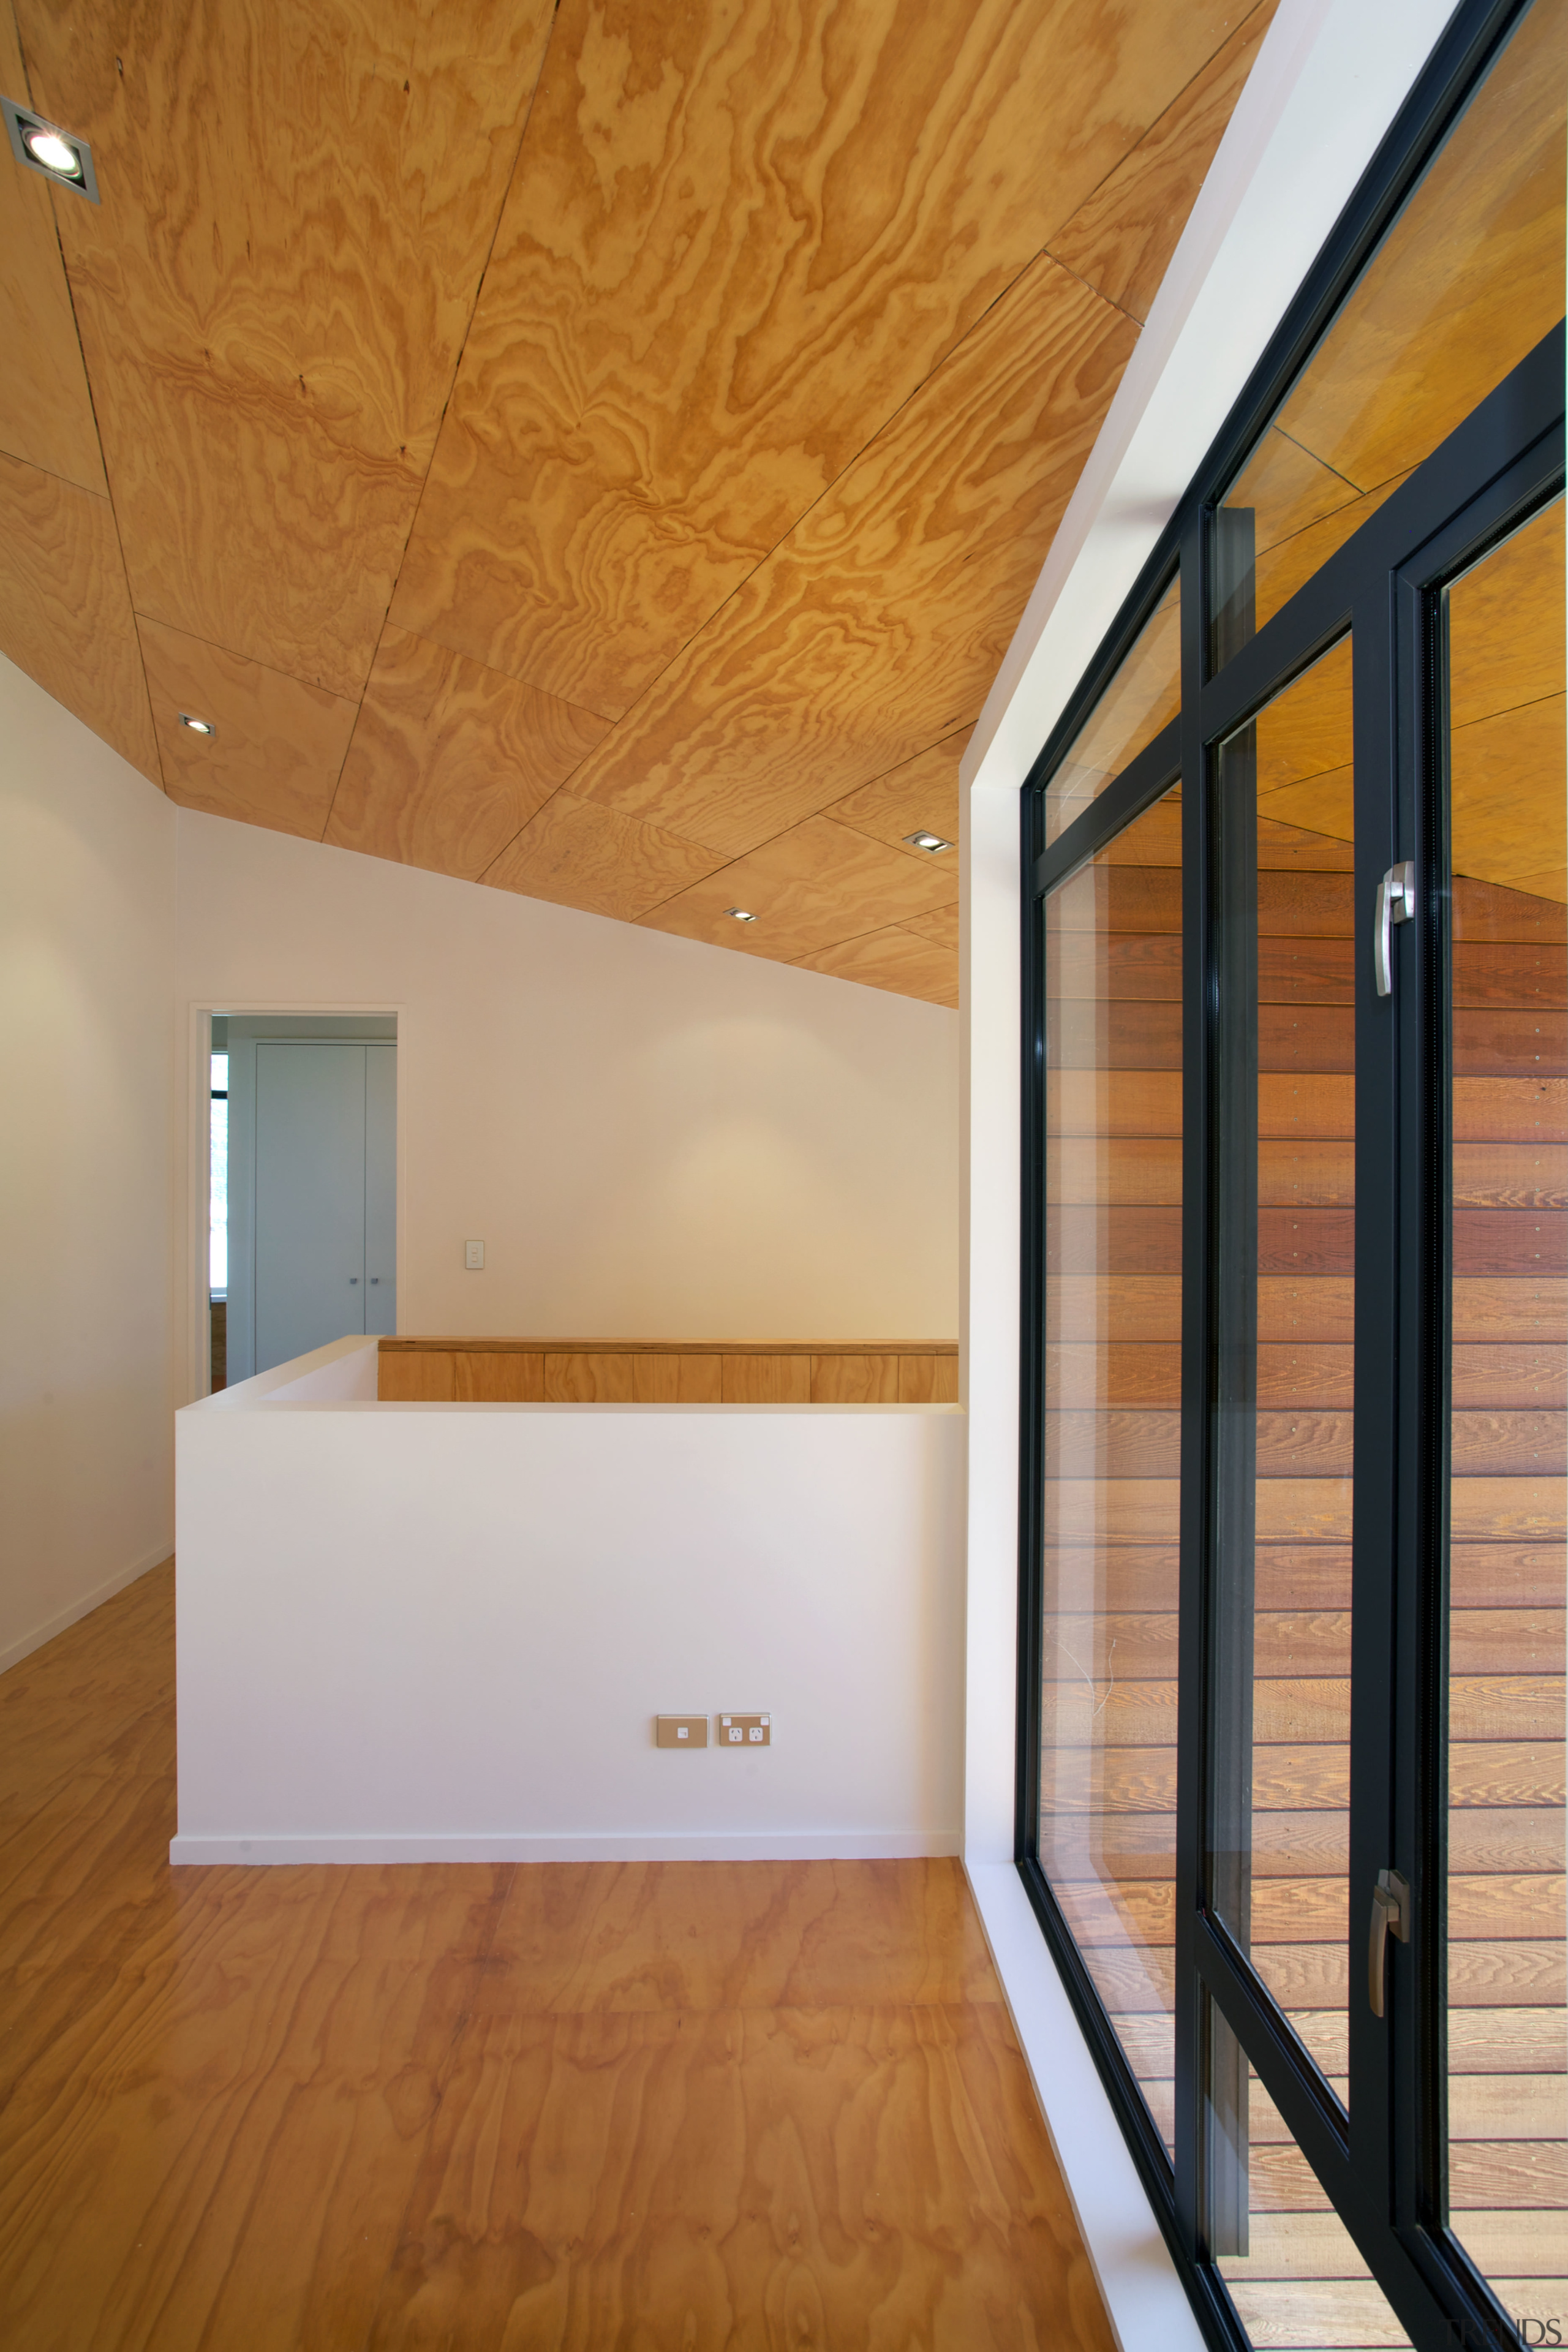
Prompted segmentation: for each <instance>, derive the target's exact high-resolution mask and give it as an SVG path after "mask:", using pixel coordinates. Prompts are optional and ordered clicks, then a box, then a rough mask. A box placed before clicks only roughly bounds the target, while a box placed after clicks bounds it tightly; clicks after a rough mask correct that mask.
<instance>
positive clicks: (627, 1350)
mask: <svg viewBox="0 0 1568 2352" xmlns="http://www.w3.org/2000/svg"><path fill="white" fill-rule="evenodd" d="M376 1393H377V1395H378V1396H379V1397H380V1398H381V1399H382V1401H383V1402H385V1403H396V1404H956V1403H957V1402H958V1342H957V1341H956V1340H955V1339H919V1340H911V1339H889V1340H883V1339H854V1340H849V1339H846V1340H832V1341H823V1340H806V1339H756V1340H741V1339H723V1340H718V1339H383V1341H382V1343H381V1357H380V1365H379V1379H378V1383H377V1389H376Z"/></svg>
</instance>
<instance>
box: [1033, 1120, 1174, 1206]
mask: <svg viewBox="0 0 1568 2352" xmlns="http://www.w3.org/2000/svg"><path fill="white" fill-rule="evenodd" d="M1181 1197H1182V1141H1181V1138H1180V1136H1132V1137H1129V1138H1127V1139H1124V1140H1123V1141H1122V1142H1121V1143H1120V1144H1119V1146H1118V1148H1117V1149H1116V1150H1114V1151H1106V1150H1102V1149H1101V1148H1100V1142H1099V1139H1097V1138H1094V1137H1083V1138H1079V1137H1071V1136H1052V1137H1049V1138H1047V1144H1046V1198H1047V1201H1053V1202H1060V1203H1061V1205H1062V1206H1063V1207H1064V1208H1065V1207H1069V1206H1071V1207H1088V1206H1089V1204H1090V1203H1091V1202H1092V1203H1098V1204H1100V1206H1103V1207H1106V1208H1110V1207H1117V1208H1134V1207H1145V1206H1148V1207H1152V1206H1156V1205H1162V1204H1173V1203H1179V1202H1180V1201H1181Z"/></svg>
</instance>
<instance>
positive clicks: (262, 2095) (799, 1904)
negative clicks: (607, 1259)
mask: <svg viewBox="0 0 1568 2352" xmlns="http://www.w3.org/2000/svg"><path fill="white" fill-rule="evenodd" d="M499 1352H502V1353H504V1352H505V1351H504V1350H501V1351H499ZM173 1601H174V1590H173V1568H172V1563H171V1564H169V1566H167V1567H166V1568H165V1569H164V1570H161V1571H158V1572H156V1573H155V1574H154V1575H153V1576H151V1577H148V1578H145V1579H143V1580H142V1581H141V1582H140V1583H139V1584H138V1585H135V1586H132V1588H131V1589H130V1591H127V1592H125V1593H123V1594H121V1595H119V1596H117V1597H116V1599H115V1600H114V1601H111V1602H110V1603H108V1604H107V1605H106V1607H105V1608H104V1609H103V1610H101V1611H100V1612H95V1614H94V1615H93V1616H92V1617H89V1619H87V1620H86V1621H84V1622H82V1623H81V1624H80V1625H79V1626H76V1627H73V1628H72V1629H71V1631H70V1632H69V1633H68V1634H67V1635H65V1636H63V1637H61V1639H60V1640H58V1641H57V1642H55V1643H50V1644H48V1645H47V1647H46V1648H45V1649H43V1650H41V1651H39V1652H37V1653H36V1654H34V1656H33V1657H32V1658H30V1659H28V1660H27V1661H26V1662H25V1664H24V1665H23V1666H22V1667H20V1668H17V1669H16V1670H14V1671H13V1672H12V1673H11V1674H10V1675H5V1677H4V1678H0V1782H3V1784H4V1785H5V1788H6V1789H7V1790H10V1789H13V1788H17V1787H19V1786H21V1785H22V1783H23V1782H24V1781H25V1782H26V1786H27V1788H28V1790H29V1794H30V1800H31V1806H32V1810H33V1812H34V1814H35V1816H36V1817H37V1823H38V1829H39V1832H41V1834H31V1833H26V1834H22V1835H16V1834H9V1835H8V1834H6V1830H7V1827H8V1826H9V1822H8V1820H7V1821H0V1949H3V1950H4V1952H5V1964H6V1976H5V2004H6V2032H5V2053H4V2061H3V2067H0V2072H3V2088H4V2098H3V2101H0V2183H3V2184H4V2186H3V2188H0V2308H4V2310H5V2314H6V2318H7V2322H8V2331H9V2337H12V2338H15V2339H16V2341H17V2342H18V2343H27V2344H33V2343H37V2344H45V2343H48V2344H70V2345H76V2344H79V2343H83V2344H85V2343H88V2342H92V2341H103V2342H105V2343H107V2342H109V2341H111V2340H112V2341H116V2342H125V2343H131V2342H133V2341H134V2342H138V2343H142V2342H146V2343H151V2342H153V2341H156V2342H157V2343H158V2344H159V2345H160V2346H162V2345H163V2344H169V2345H171V2346H172V2345H176V2344H179V2345H184V2344H191V2345H194V2344H196V2343H198V2342H201V2341H204V2340H205V2341H210V2342H214V2343H225V2344H230V2343H232V2344H236V2345H244V2346H245V2347H247V2352H252V2347H254V2352H297V2347H305V2346H310V2347H323V2352H325V2347H338V2346H340V2345H343V2344H350V2343H352V2344H355V2345H362V2344H367V2343H378V2344H386V2343H412V2342H416V2341H419V2340H421V2339H422V2338H427V2336H428V2326H427V2323H428V2320H429V2317H430V2314H431V2311H432V2309H433V2308H434V2307H439V2308H441V2309H443V2310H444V2311H445V2312H446V2314H447V2316H446V2318H445V2319H444V2320H443V2322H442V2328H443V2333H444V2334H445V2335H446V2336H452V2338H453V2341H454V2342H456V2341H457V2340H458V2338H459V2337H460V2340H461V2342H462V2343H463V2344H465V2345H467V2344H468V2343H470V2342H473V2343H477V2342H479V2341H480V2340H481V2339H482V2340H489V2339H490V2338H491V2337H494V2336H497V2335H498V2326H499V2327H500V2328H504V2327H505V2326H507V2325H508V2324H509V2322H510V2326H511V2331H512V2333H513V2334H516V2332H517V2328H518V2326H519V2325H521V2323H522V2322H526V2323H527V2326H528V2329H529V2331H530V2334H531V2336H535V2335H537V2334H538V2332H539V2331H538V2327H537V2326H535V2322H540V2324H541V2325H543V2324H544V2323H545V2322H548V2323H549V2326H550V2328H551V2331H552V2334H558V2333H559V2332H560V2331H559V2329H558V2328H557V2327H556V2326H555V2322H556V2321H557V2320H561V2321H562V2322H563V2325H570V2326H571V2327H572V2328H573V2330H574V2334H575V2335H579V2336H582V2337H583V2340H584V2341H588V2340H591V2339H594V2338H595V2337H596V2336H597V2335H598V2334H599V2333H600V2332H601V2331H600V2329H599V2326H598V2316H599V2315H600V2314H602V2313H603V2311H604V2310H605V2307H606V2302H607V2301H609V2302H613V2301H614V2299H615V2298H616V2296H618V2295H619V2294H621V2293H622V2292H623V2291H625V2292H627V2293H629V2294H630V2295H631V2297H632V2299H633V2302H634V2304H635V2307H636V2309H637V2313H638V2315H639V2322H640V2324H643V2325H644V2326H652V2325H659V2326H662V2325H663V2323H664V2319H665V2315H671V2324H673V2325H674V2326H677V2327H678V2328H679V2326H681V2325H682V2324H683V2322H684V2319H685V2317H686V2315H688V2314H689V2313H691V2312H692V2311H694V2310H695V2311H700V2312H701V2313H702V2314H703V2315H705V2317H706V2316H707V2315H713V2316H715V2318H716V2319H717V2321H718V2322H719V2323H721V2325H722V2326H724V2327H725V2328H728V2327H729V2326H731V2324H732V2323H733V2324H740V2323H741V2322H742V2320H743V2323H744V2325H745V2327H746V2330H747V2333H748V2335H754V2336H758V2338H759V2340H761V2337H762V2336H763V2335H764V2334H766V2333H767V2332H768V2329H769V2326H770V2325H771V2318H772V2315H773V2313H774V2312H775V2311H779V2312H782V2313H783V2314H784V2316H785V2317H787V2318H789V2319H790V2321H791V2336H792V2341H793V2340H795V2339H797V2338H798V2339H799V2340H801V2341H803V2342H804V2341H806V2340H808V2336H807V2335H806V2334H803V2332H802V2329H801V2327H800V2326H798V2325H796V2324H795V2322H796V2321H797V2320H798V2319H799V2318H800V2317H802V2316H804V2317H805V2319H806V2320H807V2321H808V2322H810V2321H811V2320H812V2318H813V2316H814V2314H815V2313H816V2311H818V2310H825V2311H826V2312H827V2313H828V2314H829V2315H831V2319H832V2322H833V2326H834V2328H835V2330H836V2331H837V2332H836V2334H835V2336H833V2337H832V2338H831V2339H827V2338H825V2337H824V2336H823V2335H822V2332H821V2330H820V2329H819V2330H818V2331H817V2340H818V2341H824V2340H834V2341H838V2340H845V2341H849V2342H854V2341H857V2340H860V2338H861V2337H862V2336H863V2335H864V2332H865V2329H866V2328H867V2327H868V2326H872V2327H875V2326H879V2325H884V2324H885V2325H886V2326H890V2327H892V2328H893V2329H894V2330H895V2331H898V2330H900V2329H901V2330H902V2331H903V2332H905V2333H907V2332H908V2328H907V2326H906V2325H905V2321H906V2318H907V2319H908V2321H909V2323H910V2324H911V2325H913V2326H916V2327H917V2328H918V2327H920V2326H924V2325H926V2323H927V2320H928V2317H929V2315H930V2314H931V2312H933V2311H935V2312H939V2313H942V2314H946V2315H950V2316H951V2317H952V2322H953V2325H954V2326H955V2327H956V2328H957V2329H958V2331H959V2336H958V2337H956V2338H955V2340H962V2341H963V2342H964V2343H965V2344H966V2345H967V2344H968V2343H969V2342H971V2341H973V2342H975V2343H977V2344H981V2345H984V2344H987V2343H990V2342H992V2341H997V2342H1000V2341H1001V2340H1002V2339H1001V2338H1000V2337H999V2336H996V2335H995V2334H994V2326H993V2321H994V2313H995V2311H996V2310H997V2309H998V2308H1000V2309H1001V2310H1003V2311H1005V2313H1007V2314H1008V2315H1013V2314H1020V2315H1022V2316H1023V2319H1024V2322H1025V2323H1026V2325H1027V2326H1028V2328H1029V2329H1030V2331H1031V2333H1032V2334H1033V2335H1035V2336H1037V2338H1038V2340H1039V2341H1041V2342H1042V2343H1049V2344H1051V2345H1053V2346H1058V2345H1059V2346H1061V2347H1063V2352H1110V2347H1111V2344H1112V2338H1111V2336H1110V2331H1109V2328H1108V2326H1107V2325H1106V2323H1105V2320H1104V2316H1103V2313H1102V2311H1101V2309H1100V2304H1099V2300H1098V2296H1097V2295H1096V2294H1095V2291H1094V2288H1093V2284H1092V2277H1091V2273H1090V2272H1089V2265H1088V2262H1087V2258H1086V2256H1085V2254H1084V2252H1083V2249H1082V2246H1081V2243H1080V2242H1079V2239H1078V2236H1077V2233H1076V2230H1075V2228H1074V2225H1073V2223H1072V2220H1071V2210H1070V2206H1069V2203H1068V2198H1067V2195H1066V2191H1065V2189H1064V2187H1063V2184H1062V2182H1061V2179H1060V2176H1059V2174H1058V2171H1057V2168H1056V2165H1055V2159H1054V2158H1053V2157H1052V2155H1051V2151H1050V2147H1049V2143H1048V2140H1047V2137H1046V2134H1045V2130H1044V2126H1043V2123H1042V2122H1041V2119H1040V2116H1039V2113H1038V2109H1037V2106H1036V2105H1035V2104H1034V2101H1033V2097H1032V2094H1031V2092H1030V2089H1029V2083H1028V2075H1027V2071H1026V2067H1025V2065H1024V2063H1023V2060H1022V2058H1021V2055H1020V2053H1019V2052H1018V2049H1017V2045H1016V2041H1015V2039H1014V2037H1013V2034H1012V2032H1011V2029H1010V2027H1009V2025H1008V2023H1007V2020H1006V2014H1005V2009H1004V2008H1003V2005H1002V2003H1001V2000H1000V1997H999V1989H998V1987H997V1985H996V1981H995V1978H994V1972H993V1970H992V1969H991V1965H990V1961H989V1958H988V1956H987V1953H986V1950H985V1946H984V1937H983V1935H982V1934H981V1931H980V1926H979V1921H978V1919H977V1918H976V1917H975V1916H974V1913H973V1906H972V1905H971V1904H970V1902H969V1899H968V1895H967V1892H966V1890H965V1887H964V1885H963V1875H962V1872H961V1870H960V1869H959V1868H958V1866H957V1865H956V1864H952V1863H942V1862H935V1863H912V1864H911V1863H886V1862H883V1863H870V1864H844V1863H819V1864H740V1865H721V1866H720V1867H718V1868H717V1869H716V1868H714V1867H713V1866H712V1865H711V1864H709V1865H693V1864H668V1865H659V1864H644V1865H607V1866H593V1865H584V1864H565V1865H559V1866H552V1867H549V1868H542V1869H526V1868H522V1869H520V1868H514V1867H513V1866H511V1865H499V1866H470V1867H417V1866H414V1867H411V1866H406V1865H405V1866H401V1867H398V1868H392V1869H385V1870H382V1869H374V1868H362V1869H355V1870H338V1869H322V1870H316V1871H305V1872H299V1871H297V1872H276V1871H258V1872H249V1873H236V1872H204V1873H179V1874H176V1873H172V1872H170V1870H169V1869H168V1866H167V1841H168V1836H169V1832H170V1830H171V1828H172V1826H173V1822H174V1675H173V1667H174V1610H173ZM132 1755H133V1756H134V1758H135V1766H134V1769H132V1770H130V1771H128V1770H127V1769H126V1759H127V1758H128V1757H129V1756H132ZM46 1817H47V1818H46ZM24 1956H25V1957H24ZM868 2114H869V2115H872V2116H880V2117H881V2118H882V2119H883V2120H884V2121H885V2122H889V2124H890V2129H891V2137H890V2138H889V2137H888V2135H887V2134H886V2133H882V2132H876V2133H873V2134H872V2136H871V2140H869V2141H867V2140H866V2139H865V2135H864V2133H863V2132H861V2131H860V2129H859V2126H860V2125H861V2124H862V2123H863V2122H864V2119H865V2117H866V2116H867V2115H868ZM884 2139H886V2140H887V2146H886V2147H883V2146H882V2142H883V2140H884ZM873 2142H874V2143H875V2145H873ZM862 2143H864V2145H862ZM106 2149H107V2150H108V2151H109V2152H110V2155H111V2156H112V2158H113V2160H112V2161H111V2162H109V2163H108V2164H107V2165H106V2161H105V2151H106ZM889 2149H890V2150H891V2153H890V2154H889ZM479 2150H484V2151H488V2155H486V2156H484V2157H481V2158H480V2160H479V2163H478V2165H477V2167H476V2165H475V2163H474V2162H473V2158H474V2157H475V2154H476V2151H479ZM616 2151H618V2152H619V2153H618V2156H617V2154H616ZM781 2151H783V2158H782V2160H783V2162H784V2167H785V2170H784V2173H781V2172H780V2170H779V2164H780V2161H781V2155H780V2152H781ZM847 2167H848V2168H849V2169H848V2170H847V2169H846V2168H847ZM852 2174H855V2175H857V2176H858V2178H859V2182H860V2185H859V2186H858V2188H857V2189H855V2191H854V2193H855V2194H856V2195H857V2196H858V2198H859V2200H860V2201H861V2202H862V2203H863V2204H864V2205H865V2207H866V2209H867V2210H868V2211H874V2212H876V2213H879V2214H881V2215H883V2217H884V2218H885V2219H887V2220H888V2221H889V2227H890V2228H891V2229H892V2230H893V2231H894V2233H895V2236H894V2239H889V2241H888V2242H889V2243H892V2242H895V2241H896V2243H897V2245H898V2246H899V2247H900V2248H901V2249H902V2252H900V2256H899V2259H898V2261H897V2262H896V2263H892V2264H891V2265H890V2266H889V2263H888V2262H887V2261H886V2260H885V2259H884V2255H885V2252H886V2248H885V2245H884V2243H883V2240H882V2238H881V2237H880V2236H879V2232H880V2231H881V2229H882V2222H881V2221H879V2223H878V2225H877V2229H876V2230H875V2231H872V2233H871V2235H870V2236H869V2237H867V2235H866V2233H865V2231H858V2232H856V2231H851V2232H850V2233H849V2234H848V2236H847V2237H846V2235H845V2233H844V2231H843V2230H842V2228H841V2227H840V2226H839V2219H840V2212H839V2208H840V2201H841V2193H842V2190H843V2187H844V2183H845V2181H846V2179H850V2178H851V2175H852ZM454 2199H455V2201H454ZM693 2200H696V2202H695V2204H694V2203H693ZM752 2204H755V2206H756V2210H758V2211H759V2212H760V2213H762V2214H763V2216H764V2217H765V2216H766V2215H767V2214H768V2213H770V2212H771V2213H772V2214H773V2219H772V2220H771V2221H769V2220H767V2219H765V2218H764V2221H763V2225H762V2229H761V2233H760V2234H759V2232H758V2231H755V2230H752V2231H746V2230H742V2231H738V2232H737V2231H736V2230H735V2229H734V2228H733V2226H732V2222H733V2214H734V2212H735V2211H736V2210H741V2209H742V2208H744V2207H747V2206H749V2205H752ZM950 2205H951V2213H950V2212H949V2206H950ZM693 2212H696V2213H697V2214H698V2215H699V2217H700V2220H701V2221H702V2222H703V2224H704V2227H703V2228H701V2229H699V2230H698V2231H697V2232H696V2233H695V2234H693V2231H691V2229H689V2227H687V2226H686V2224H687V2222H689V2220H690V2217H691V2214H692V2213H693ZM681 2216H684V2217H685V2220H684V2221H682V2220H681V2219H680V2217H681ZM726 2217H728V2219H726ZM672 2232H673V2236H672ZM713 2246H722V2247H723V2248H724V2250H725V2251H724V2252H723V2253H722V2254H721V2255H720V2256H716V2255H715V2254H714V2253H713V2252H712V2251H711V2249H712V2247H713ZM672 2247H673V2250H674V2251H673V2253H672ZM911 2266H912V2273H911ZM911 2275H912V2278H913V2284H912V2286H911V2284H910V2281H911ZM627 2281H629V2282H631V2284H630V2287H629V2288H627V2287H626V2282H627ZM781 2283H782V2284H781ZM814 2296H815V2297H816V2298H817V2300H816V2302H815V2303H814V2301H813V2297H814ZM147 2315H151V2317H148V2316H147ZM498 2315H499V2317H498ZM520 2315H521V2317H520ZM579 2319H580V2320H581V2323H582V2324H581V2326H579V2325H578V2324H577V2323H578V2320H579ZM972 2322H973V2325H972V2324H971V2323H972ZM454 2327H455V2328H456V2329H457V2331H458V2332H457V2336H453V2329H454ZM704 2340H705V2339H704Z"/></svg>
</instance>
